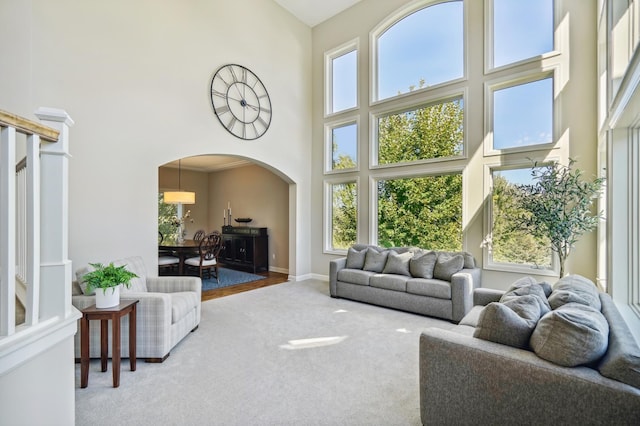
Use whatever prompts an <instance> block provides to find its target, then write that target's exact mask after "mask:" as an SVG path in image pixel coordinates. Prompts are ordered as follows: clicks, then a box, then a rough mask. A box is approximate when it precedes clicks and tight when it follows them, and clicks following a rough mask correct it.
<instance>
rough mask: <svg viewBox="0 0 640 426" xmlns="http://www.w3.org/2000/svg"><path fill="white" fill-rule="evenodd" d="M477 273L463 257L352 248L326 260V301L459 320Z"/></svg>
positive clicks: (400, 249)
mask: <svg viewBox="0 0 640 426" xmlns="http://www.w3.org/2000/svg"><path fill="white" fill-rule="evenodd" d="M480 279H481V270H480V268H477V267H476V266H475V260H474V258H473V256H472V255H471V254H469V253H466V252H455V253H452V252H436V251H429V250H423V249H420V248H413V247H395V248H389V249H387V248H382V247H377V246H373V245H365V244H355V245H354V246H353V247H351V248H349V250H348V253H347V256H346V257H343V258H339V259H335V260H332V261H331V262H330V265H329V284H330V294H331V296H332V297H339V298H345V299H350V300H356V301H360V302H366V303H371V304H374V305H380V306H385V307H389V308H394V309H399V310H403V311H408V312H413V313H417V314H422V315H429V316H433V317H438V318H444V319H447V320H451V321H453V322H458V321H460V320H461V319H462V318H463V317H464V316H465V315H466V313H467V312H468V311H469V310H470V309H471V307H472V305H473V296H472V294H473V290H474V289H475V288H478V287H480Z"/></svg>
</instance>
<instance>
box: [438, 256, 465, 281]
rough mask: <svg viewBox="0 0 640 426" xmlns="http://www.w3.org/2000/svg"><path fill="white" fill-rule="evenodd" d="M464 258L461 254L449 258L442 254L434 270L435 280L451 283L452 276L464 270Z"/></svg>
mask: <svg viewBox="0 0 640 426" xmlns="http://www.w3.org/2000/svg"><path fill="white" fill-rule="evenodd" d="M463 266H464V258H463V257H462V255H460V254H456V255H454V256H449V255H447V254H444V253H440V254H439V255H438V258H437V259H436V265H435V266H434V268H433V278H436V279H439V280H445V281H451V275H453V274H455V273H456V272H459V271H461V270H462V267H463Z"/></svg>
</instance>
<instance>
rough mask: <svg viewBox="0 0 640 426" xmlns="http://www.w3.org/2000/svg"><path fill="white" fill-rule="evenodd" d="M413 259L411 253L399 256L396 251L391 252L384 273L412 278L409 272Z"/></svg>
mask: <svg viewBox="0 0 640 426" xmlns="http://www.w3.org/2000/svg"><path fill="white" fill-rule="evenodd" d="M412 257H413V254H412V253H409V252H406V253H401V254H398V253H396V252H395V251H394V250H390V251H389V255H388V256H387V263H386V264H385V265H384V269H383V270H382V273H383V274H398V275H408V276H411V273H410V272H409V261H410V260H411V258H412Z"/></svg>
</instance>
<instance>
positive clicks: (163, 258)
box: [158, 231, 180, 275]
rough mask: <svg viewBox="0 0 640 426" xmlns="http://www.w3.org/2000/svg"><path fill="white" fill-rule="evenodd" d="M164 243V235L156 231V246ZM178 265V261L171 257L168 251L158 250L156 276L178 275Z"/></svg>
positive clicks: (176, 258) (171, 254)
mask: <svg viewBox="0 0 640 426" xmlns="http://www.w3.org/2000/svg"><path fill="white" fill-rule="evenodd" d="M162 241H164V235H162V232H160V231H158V244H162ZM179 265H180V259H179V258H178V257H176V256H173V253H171V251H169V250H158V275H168V274H171V273H175V274H176V275H178V269H179V268H178V266H179Z"/></svg>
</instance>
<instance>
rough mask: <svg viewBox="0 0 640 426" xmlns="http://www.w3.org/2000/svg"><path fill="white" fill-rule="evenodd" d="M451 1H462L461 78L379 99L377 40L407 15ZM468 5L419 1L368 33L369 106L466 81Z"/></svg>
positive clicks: (411, 3) (426, 0)
mask: <svg viewBox="0 0 640 426" xmlns="http://www.w3.org/2000/svg"><path fill="white" fill-rule="evenodd" d="M452 1H462V44H463V45H462V77H460V78H456V79H453V80H448V81H445V82H442V83H438V84H434V85H432V86H428V87H423V88H419V89H416V90H414V91H412V92H408V93H401V94H399V95H396V96H391V97H388V98H384V99H379V93H378V92H379V90H378V64H379V62H378V39H379V38H380V36H381V35H383V34H384V33H385V32H386V31H387V30H388V29H389V28H391V27H392V26H394V25H395V24H397V23H398V22H400V21H402V20H403V19H404V18H406V17H408V16H409V15H411V14H413V13H415V12H417V11H419V10H422V9H425V8H427V7H431V6H435V5H437V4H440V3H450V2H452ZM467 28H468V5H467V2H466V1H465V0H419V1H414V2H410V3H409V4H407V5H406V6H404V7H401V8H399V9H397V10H396V11H395V12H393V13H391V14H390V15H388V17H387V18H386V19H385V20H384V21H382V22H381V23H379V24H378V25H377V26H375V27H374V28H373V29H372V30H371V31H370V32H369V106H370V107H374V106H376V105H379V104H383V103H387V102H390V101H394V100H401V99H404V98H407V97H410V96H414V95H415V94H420V93H425V92H431V91H433V90H436V89H439V88H441V87H445V86H451V85H452V84H455V83H460V82H464V81H467V79H468V75H469V73H468V69H467V67H468V62H469V61H468V59H467V58H468V56H467V52H468V49H467V46H468V45H469V40H468V34H469V31H468V30H467Z"/></svg>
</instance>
